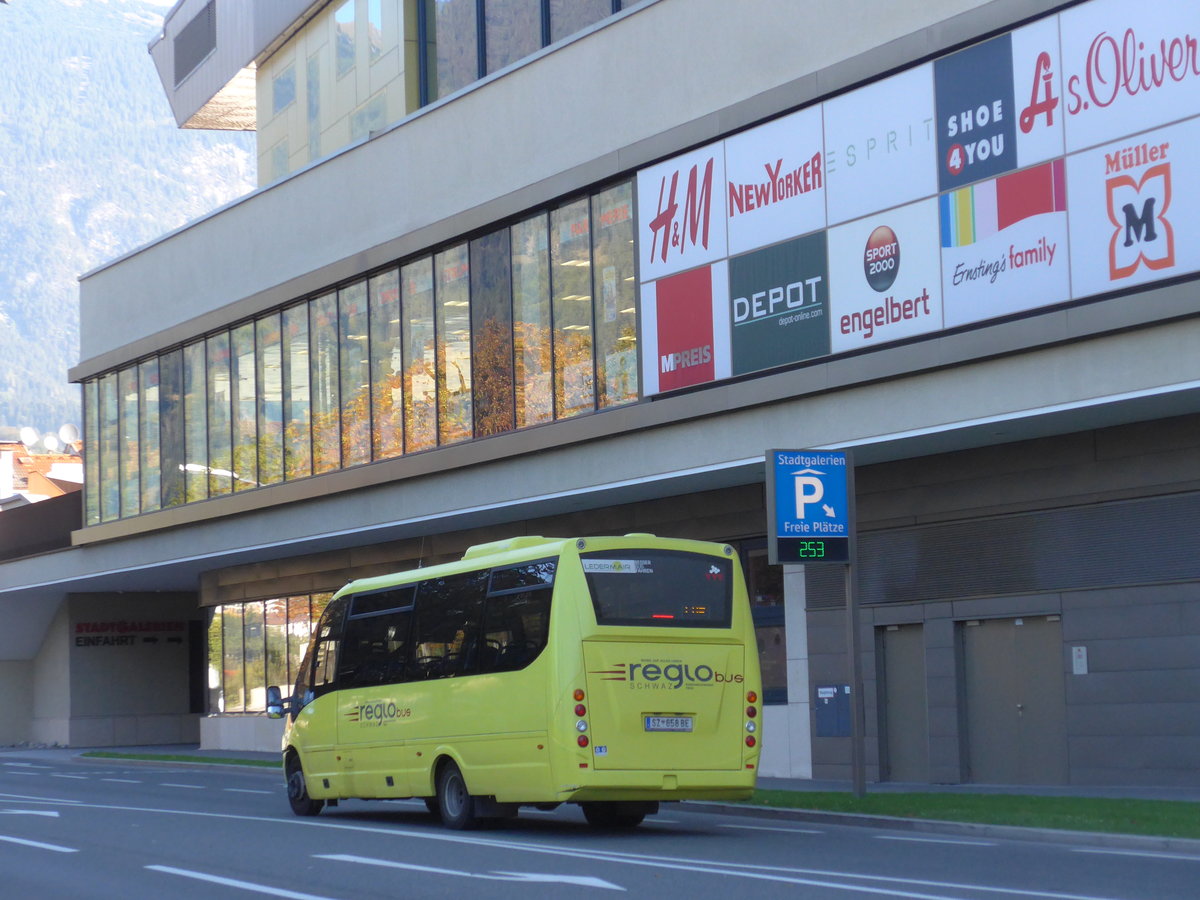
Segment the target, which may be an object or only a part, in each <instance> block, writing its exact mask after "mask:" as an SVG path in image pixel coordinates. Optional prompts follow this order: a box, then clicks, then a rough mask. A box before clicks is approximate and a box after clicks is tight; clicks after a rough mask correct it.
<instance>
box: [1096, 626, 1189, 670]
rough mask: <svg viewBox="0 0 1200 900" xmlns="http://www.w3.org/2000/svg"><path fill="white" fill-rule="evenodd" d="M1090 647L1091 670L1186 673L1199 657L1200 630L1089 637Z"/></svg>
mask: <svg viewBox="0 0 1200 900" xmlns="http://www.w3.org/2000/svg"><path fill="white" fill-rule="evenodd" d="M1087 647H1088V669H1089V670H1090V671H1092V672H1118V671H1129V670H1136V669H1143V670H1157V671H1165V670H1177V671H1175V672H1174V673H1173V677H1186V676H1185V674H1184V671H1191V672H1195V671H1196V662H1197V660H1200V634H1181V635H1173V636H1158V637H1153V636H1142V637H1139V639H1138V640H1128V639H1114V640H1108V641H1088V642H1087Z"/></svg>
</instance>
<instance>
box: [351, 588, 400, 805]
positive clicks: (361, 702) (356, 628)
mask: <svg viewBox="0 0 1200 900" xmlns="http://www.w3.org/2000/svg"><path fill="white" fill-rule="evenodd" d="M413 593H414V586H413V585H405V586H403V587H399V588H390V589H386V590H382V591H373V592H370V593H360V594H354V595H352V599H351V604H350V610H349V616H348V618H347V619H346V627H345V634H344V637H343V640H342V651H341V659H340V661H339V665H338V688H339V691H338V696H339V700H338V710H337V735H338V750H339V756H340V757H341V759H340V763H341V768H342V770H343V771H344V772H345V774H346V776H347V779H348V782H349V785H350V786H351V792H352V793H356V794H361V795H362V796H366V797H380V796H383V797H387V796H392V797H406V796H409V795H410V794H411V790H410V785H409V784H408V777H407V775H405V767H404V763H403V750H404V745H405V741H406V738H407V734H406V729H405V725H406V724H408V722H409V720H410V719H411V716H412V713H411V708H410V705H409V704H407V703H406V702H405V697H404V685H403V684H401V683H400V682H402V681H403V679H404V673H405V671H406V669H407V667H408V655H409V652H410V651H409V648H408V633H409V627H410V620H411V618H412V608H413Z"/></svg>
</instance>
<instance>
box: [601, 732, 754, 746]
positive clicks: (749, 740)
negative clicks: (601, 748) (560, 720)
mask: <svg viewBox="0 0 1200 900" xmlns="http://www.w3.org/2000/svg"><path fill="white" fill-rule="evenodd" d="M580 740H583V738H580ZM757 743H758V741H756V740H755V739H754V735H752V734H748V735H746V746H747V747H753V746H754V745H755V744H757Z"/></svg>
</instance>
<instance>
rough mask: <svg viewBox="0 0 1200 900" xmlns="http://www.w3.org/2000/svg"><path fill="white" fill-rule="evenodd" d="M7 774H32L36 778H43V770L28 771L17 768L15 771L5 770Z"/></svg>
mask: <svg viewBox="0 0 1200 900" xmlns="http://www.w3.org/2000/svg"><path fill="white" fill-rule="evenodd" d="M4 774H5V775H32V776H33V777H34V778H41V777H42V773H41V772H26V771H24V770H23V769H17V771H15V772H5V773H4Z"/></svg>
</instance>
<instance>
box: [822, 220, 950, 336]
mask: <svg viewBox="0 0 1200 900" xmlns="http://www.w3.org/2000/svg"><path fill="white" fill-rule="evenodd" d="M937 216H938V209H937V201H936V200H932V199H930V200H922V201H921V202H920V203H914V204H912V205H910V206H902V207H900V208H899V209H893V210H889V211H888V212H886V213H878V214H876V215H874V216H868V217H867V218H865V219H859V220H858V221H857V222H850V223H848V224H846V225H839V226H838V227H837V228H831V229H830V230H829V279H830V299H829V324H830V331H831V341H830V349H831V350H832V351H833V352H834V353H839V352H842V351H844V350H858V349H861V348H863V347H868V346H872V345H874V344H882V343H886V342H888V341H895V340H899V339H900V338H907V337H912V336H913V335H917V334H926V333H928V332H931V331H937V330H939V329H940V328H941V327H942V276H941V270H940V267H939V263H938V257H939V254H938V249H939V248H938V239H937Z"/></svg>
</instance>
